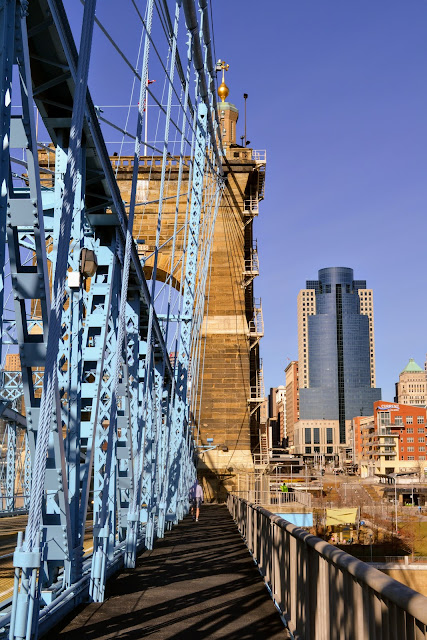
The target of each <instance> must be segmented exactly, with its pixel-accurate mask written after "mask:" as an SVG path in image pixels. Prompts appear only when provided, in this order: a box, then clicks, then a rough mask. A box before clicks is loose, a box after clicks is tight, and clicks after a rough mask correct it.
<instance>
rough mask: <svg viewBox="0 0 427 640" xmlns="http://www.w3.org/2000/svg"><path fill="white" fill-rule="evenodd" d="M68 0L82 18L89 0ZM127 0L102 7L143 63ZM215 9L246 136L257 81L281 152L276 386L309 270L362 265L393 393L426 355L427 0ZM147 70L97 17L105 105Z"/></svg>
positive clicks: (105, 1)
mask: <svg viewBox="0 0 427 640" xmlns="http://www.w3.org/2000/svg"><path fill="white" fill-rule="evenodd" d="M138 4H139V6H141V7H143V6H144V5H145V3H144V2H142V1H140V2H139V3H138ZM65 5H66V6H67V8H68V9H69V10H70V11H71V17H72V21H73V24H74V26H76V25H77V24H78V18H79V17H80V16H81V11H82V8H81V4H80V3H79V2H77V1H76V0H65ZM117 6H118V5H117V2H113V0H102V1H101V0H100V1H99V2H98V16H99V18H100V19H102V20H103V22H104V23H105V24H106V26H107V28H108V29H109V30H110V31H111V33H112V34H113V35H114V36H115V37H116V38H117V40H118V41H119V42H120V44H121V46H123V48H124V51H125V52H126V55H127V56H128V57H129V59H130V60H131V61H132V62H134V61H135V59H136V55H137V50H138V45H139V36H138V31H137V29H136V21H135V20H134V19H132V20H131V21H130V22H129V16H132V15H133V16H134V14H132V8H131V3H130V0H123V1H122V3H121V4H120V7H121V13H120V20H118V19H117ZM134 17H135V16H134ZM213 19H214V25H215V50H216V57H217V58H222V59H225V60H226V62H228V63H229V64H230V70H229V72H228V74H227V84H228V86H229V88H230V95H229V97H228V100H229V101H230V102H233V103H234V104H236V106H237V107H238V108H239V109H241V117H240V120H239V123H238V137H239V136H240V135H241V134H242V133H243V93H244V92H246V93H248V94H249V99H248V128H247V133H248V139H249V140H251V146H253V147H254V148H257V149H266V150H267V162H268V164H267V185H266V198H265V201H264V203H263V204H262V207H261V213H260V216H259V217H258V219H257V220H256V221H255V235H256V237H257V238H258V247H259V252H260V259H261V275H260V277H259V278H257V280H256V295H257V296H261V297H262V300H263V309H264V320H265V337H264V338H263V340H262V343H261V350H262V356H263V359H264V377H265V382H266V388H268V387H269V386H276V385H278V384H282V383H283V382H284V368H285V366H286V364H287V362H288V358H289V359H296V358H297V355H298V354H297V315H296V297H297V294H298V291H299V290H300V289H301V288H303V287H304V285H305V280H306V279H314V278H316V277H317V271H318V269H320V268H323V267H329V266H346V267H352V268H353V269H354V274H355V278H356V279H366V280H367V284H368V287H371V288H373V290H374V304H375V337H376V362H377V386H380V387H382V389H383V398H384V399H387V400H390V399H392V398H393V396H394V382H395V381H396V380H397V378H398V375H399V372H400V371H401V370H402V369H403V368H404V366H405V365H406V363H407V361H408V359H409V358H410V357H413V358H415V360H416V361H417V362H418V363H419V364H420V365H421V366H423V363H424V358H425V353H426V352H427V340H426V338H425V333H426V332H425V329H424V326H425V324H426V320H425V318H426V316H427V300H426V274H427V268H426V264H425V263H426V258H427V256H426V247H425V245H426V226H427V225H426V212H427V163H426V154H427V84H426V83H427V2H426V1H425V0H345V1H344V0H321V1H319V0H270V1H269V2H264V3H260V2H259V1H258V0H232V1H230V0H213ZM150 75H151V76H152V77H153V76H154V75H155V71H150ZM131 83H132V74H131V73H130V72H129V70H127V69H126V68H125V66H124V65H123V63H122V61H121V60H120V59H118V56H117V55H116V54H115V53H114V52H112V50H111V46H110V45H108V43H107V42H106V40H105V38H104V36H102V34H101V33H100V32H99V30H97V31H96V32H95V54H94V58H93V64H92V68H91V73H90V79H89V86H90V87H91V91H92V93H93V95H94V101H95V103H96V104H99V105H105V104H127V103H128V100H129V94H130V88H131ZM155 88H156V90H157V91H160V89H161V87H160V86H158V85H155ZM112 113H114V114H118V113H119V112H118V111H117V110H116V111H114V112H111V111H110V112H108V111H107V112H106V115H107V117H111V118H112V119H114V120H115V121H116V120H117V118H118V116H117V117H116V118H113V115H112ZM124 116H125V113H124V112H122V113H121V114H120V118H121V119H122V120H123V118H124ZM120 118H118V119H119V120H120Z"/></svg>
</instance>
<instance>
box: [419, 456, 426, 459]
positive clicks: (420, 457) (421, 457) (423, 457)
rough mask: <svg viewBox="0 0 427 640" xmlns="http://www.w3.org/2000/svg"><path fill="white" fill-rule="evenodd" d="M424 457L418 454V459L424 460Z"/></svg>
mask: <svg viewBox="0 0 427 640" xmlns="http://www.w3.org/2000/svg"><path fill="white" fill-rule="evenodd" d="M425 459H426V457H425V456H419V458H418V460H425Z"/></svg>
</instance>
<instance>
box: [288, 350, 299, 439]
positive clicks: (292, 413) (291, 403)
mask: <svg viewBox="0 0 427 640" xmlns="http://www.w3.org/2000/svg"><path fill="white" fill-rule="evenodd" d="M285 375H286V436H287V438H288V445H289V447H290V451H292V447H293V446H294V427H295V423H296V422H298V419H299V384H298V362H297V361H296V360H292V361H291V362H290V363H289V364H288V366H287V367H286V369H285Z"/></svg>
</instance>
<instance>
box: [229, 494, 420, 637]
mask: <svg viewBox="0 0 427 640" xmlns="http://www.w3.org/2000/svg"><path fill="white" fill-rule="evenodd" d="M228 508H229V511H230V513H231V515H232V516H233V518H234V520H235V522H236V524H237V527H238V529H239V531H240V533H241V535H242V537H243V538H244V540H245V541H246V544H247V546H248V548H249V551H250V552H251V554H252V556H253V558H254V560H255V561H256V563H257V565H258V568H259V570H260V572H261V574H262V576H263V577H264V580H265V582H266V584H267V586H268V587H269V589H270V592H271V595H272V597H273V599H274V601H275V603H276V605H277V606H278V608H279V609H280V611H281V612H282V614H283V616H284V617H285V619H286V621H287V624H288V627H289V629H290V631H291V632H292V634H293V636H294V638H295V640H362V639H363V640H366V639H369V640H426V639H427V631H426V629H427V598H426V597H424V596H422V595H421V594H420V593H417V592H416V591H413V590H412V589H410V588H409V587H407V586H406V585H403V584H401V583H400V582H397V581H396V580H393V579H392V578H389V577H388V576H386V575H384V574H383V573H381V572H380V571H378V570H377V569H375V568H373V567H370V566H369V565H367V564H366V563H364V562H362V561H360V560H357V559H356V558H354V557H353V556H350V555H349V554H348V553H345V552H344V551H341V550H340V549H337V548H336V547H334V546H333V545H330V544H328V543H327V542H324V541H323V540H321V539H320V538H317V537H316V536H313V535H311V534H309V533H308V532H307V531H305V530H304V529H302V528H300V527H296V526H295V525H292V524H290V523H289V522H286V521H285V520H283V519H282V518H280V517H278V516H275V515H273V514H271V513H270V512H269V511H266V510H265V509H263V508H262V507H259V506H256V505H253V504H251V503H249V502H247V501H246V500H243V499H241V498H238V497H236V496H233V495H229V497H228Z"/></svg>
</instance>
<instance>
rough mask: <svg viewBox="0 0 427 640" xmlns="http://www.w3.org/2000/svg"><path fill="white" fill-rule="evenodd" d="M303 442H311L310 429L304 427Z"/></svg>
mask: <svg viewBox="0 0 427 640" xmlns="http://www.w3.org/2000/svg"><path fill="white" fill-rule="evenodd" d="M305 444H311V429H305ZM310 453H311V452H310Z"/></svg>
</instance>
